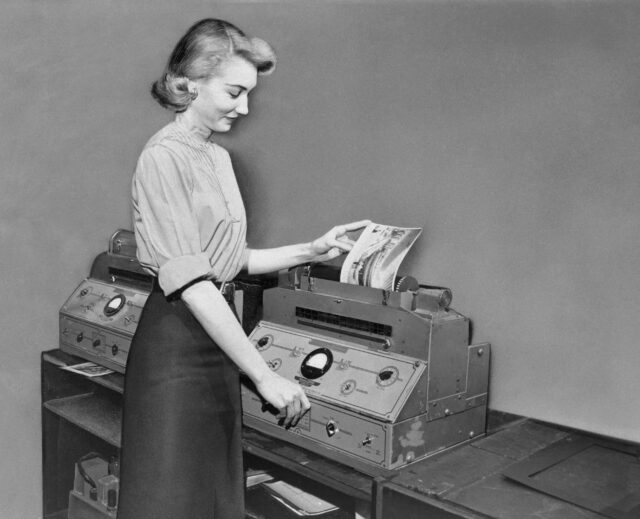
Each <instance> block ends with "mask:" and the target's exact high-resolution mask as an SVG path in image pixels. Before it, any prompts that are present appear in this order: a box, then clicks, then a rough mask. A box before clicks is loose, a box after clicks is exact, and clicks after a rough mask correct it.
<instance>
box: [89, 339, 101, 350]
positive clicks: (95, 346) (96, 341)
mask: <svg viewBox="0 0 640 519" xmlns="http://www.w3.org/2000/svg"><path fill="white" fill-rule="evenodd" d="M91 344H92V345H93V347H94V348H97V347H98V346H100V339H96V340H94V341H93V342H92V343H91Z"/></svg>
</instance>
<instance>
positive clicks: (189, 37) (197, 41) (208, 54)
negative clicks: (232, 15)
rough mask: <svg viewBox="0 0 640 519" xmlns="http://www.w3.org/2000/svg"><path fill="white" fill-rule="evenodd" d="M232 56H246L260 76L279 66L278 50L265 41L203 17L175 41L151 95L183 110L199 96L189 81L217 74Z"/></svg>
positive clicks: (161, 101) (165, 106)
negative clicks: (276, 52) (274, 49)
mask: <svg viewBox="0 0 640 519" xmlns="http://www.w3.org/2000/svg"><path fill="white" fill-rule="evenodd" d="M233 56H240V57H242V58H244V59H246V60H247V61H248V62H249V63H251V64H253V65H254V66H255V67H256V70H257V71H258V74H260V75H268V74H271V73H272V72H273V71H274V70H275V67H276V55H275V52H274V51H273V49H272V47H271V46H270V45H269V44H268V43H267V42H266V41H264V40H262V39H260V38H249V37H248V36H246V35H245V34H244V33H243V32H242V31H241V30H240V29H238V28H237V27H236V26H235V25H233V24H231V23H229V22H225V21H224V20H217V19H214V18H206V19H204V20H200V21H199V22H197V23H195V24H194V25H193V26H191V28H190V29H189V30H188V31H187V32H186V34H185V35H184V36H183V37H182V38H180V41H178V43H177V44H176V46H175V48H174V49H173V52H172V53H171V56H170V58H169V61H168V62H167V65H166V67H165V70H164V73H163V74H162V76H161V77H160V79H158V80H157V81H155V82H154V83H153V85H152V87H151V95H152V96H153V97H154V99H155V100H156V101H158V103H160V105H161V106H163V107H164V108H167V109H169V110H172V111H174V112H184V111H185V110H186V109H187V108H188V107H189V105H190V104H191V101H193V100H194V99H195V97H196V96H197V93H195V92H193V91H191V90H190V89H189V82H190V81H195V80H198V79H207V78H210V77H212V76H214V75H215V74H216V72H217V71H218V68H219V67H220V65H221V64H222V63H223V62H224V61H226V60H227V59H229V58H231V57H233Z"/></svg>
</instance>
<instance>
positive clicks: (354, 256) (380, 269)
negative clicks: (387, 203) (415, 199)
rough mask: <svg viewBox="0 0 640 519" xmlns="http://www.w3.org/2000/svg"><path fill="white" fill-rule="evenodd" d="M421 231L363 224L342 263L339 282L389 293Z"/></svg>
mask: <svg viewBox="0 0 640 519" xmlns="http://www.w3.org/2000/svg"><path fill="white" fill-rule="evenodd" d="M421 232H422V229H421V228H419V227H408V228H407V227H393V226H390V225H382V224H378V223H371V224H369V225H367V227H365V228H364V230H363V231H362V233H361V234H360V236H359V237H358V240H357V241H356V243H355V245H354V246H353V249H351V251H350V252H349V253H348V254H347V257H346V258H345V260H344V263H343V264H342V270H341V272H340V281H341V282H342V283H351V284H353V285H362V286H367V287H372V288H382V289H384V290H393V283H394V281H395V279H396V276H397V274H398V268H399V267H400V264H401V263H402V260H403V259H404V257H405V256H406V255H407V252H409V249H411V247H412V245H413V244H414V243H415V241H416V240H417V239H418V236H420V233H421Z"/></svg>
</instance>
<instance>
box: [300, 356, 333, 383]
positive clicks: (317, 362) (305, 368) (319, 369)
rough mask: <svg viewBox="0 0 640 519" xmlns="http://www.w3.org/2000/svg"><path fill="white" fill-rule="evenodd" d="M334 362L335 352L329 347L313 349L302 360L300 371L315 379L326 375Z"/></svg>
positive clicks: (305, 375) (306, 376)
mask: <svg viewBox="0 0 640 519" xmlns="http://www.w3.org/2000/svg"><path fill="white" fill-rule="evenodd" d="M331 364H333V353H331V350H329V349H327V348H318V349H317V350H313V351H312V352H311V353H309V355H307V356H306V357H305V358H304V360H303V361H302V365H301V366H300V372H301V373H302V375H303V376H304V377H305V378H308V379H314V378H320V377H321V376H322V375H324V374H325V373H326V372H327V371H329V368H330V367H331Z"/></svg>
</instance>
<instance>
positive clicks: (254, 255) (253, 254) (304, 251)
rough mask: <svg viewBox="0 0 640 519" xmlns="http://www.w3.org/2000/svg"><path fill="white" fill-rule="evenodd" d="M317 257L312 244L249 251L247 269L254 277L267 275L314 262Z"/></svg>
mask: <svg viewBox="0 0 640 519" xmlns="http://www.w3.org/2000/svg"><path fill="white" fill-rule="evenodd" d="M316 257H317V254H316V253H315V252H314V251H313V249H312V247H311V244H310V243H298V244H295V245H285V246H284V247H277V248H275V249H249V254H248V258H247V265H246V268H247V272H249V274H252V275H257V274H267V273H269V272H276V271H278V270H283V269H287V268H289V267H293V266H295V265H300V264H301V263H307V262H309V261H314V259H315V258H316Z"/></svg>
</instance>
